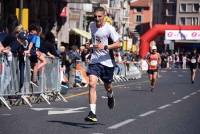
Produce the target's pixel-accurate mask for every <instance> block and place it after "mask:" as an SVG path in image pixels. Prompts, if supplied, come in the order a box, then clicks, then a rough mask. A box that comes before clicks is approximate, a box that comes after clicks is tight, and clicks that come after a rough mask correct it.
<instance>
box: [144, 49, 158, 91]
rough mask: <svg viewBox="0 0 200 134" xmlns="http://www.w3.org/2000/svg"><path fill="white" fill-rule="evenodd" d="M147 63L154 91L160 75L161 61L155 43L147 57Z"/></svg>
mask: <svg viewBox="0 0 200 134" xmlns="http://www.w3.org/2000/svg"><path fill="white" fill-rule="evenodd" d="M147 63H148V74H149V80H150V84H151V91H152V92H153V90H154V86H155V82H156V79H157V75H158V65H159V64H160V63H161V58H160V54H159V53H158V52H157V47H156V46H155V45H153V46H152V47H151V52H150V54H149V55H148V57H147Z"/></svg>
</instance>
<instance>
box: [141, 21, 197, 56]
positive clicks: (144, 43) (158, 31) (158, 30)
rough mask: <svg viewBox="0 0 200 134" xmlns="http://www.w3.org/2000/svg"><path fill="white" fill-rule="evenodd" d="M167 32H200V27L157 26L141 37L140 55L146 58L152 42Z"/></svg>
mask: <svg viewBox="0 0 200 134" xmlns="http://www.w3.org/2000/svg"><path fill="white" fill-rule="evenodd" d="M165 30H200V26H180V25H162V24H156V25H154V26H153V27H152V28H151V29H150V30H149V31H147V32H146V33H144V34H143V35H142V36H141V37H140V49H139V54H140V57H141V58H144V57H145V56H146V54H147V53H148V52H149V47H150V42H151V41H152V40H154V39H155V37H157V36H158V35H163V34H165Z"/></svg>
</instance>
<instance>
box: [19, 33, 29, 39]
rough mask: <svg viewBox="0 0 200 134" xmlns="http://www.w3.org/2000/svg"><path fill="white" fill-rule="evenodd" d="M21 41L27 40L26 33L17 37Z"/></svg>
mask: <svg viewBox="0 0 200 134" xmlns="http://www.w3.org/2000/svg"><path fill="white" fill-rule="evenodd" d="M17 37H18V38H19V39H20V40H27V35H26V33H25V32H20V33H19V34H18V36H17Z"/></svg>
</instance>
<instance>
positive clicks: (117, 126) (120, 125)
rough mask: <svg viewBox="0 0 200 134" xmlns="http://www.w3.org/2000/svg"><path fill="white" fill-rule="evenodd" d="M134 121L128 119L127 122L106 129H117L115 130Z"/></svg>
mask: <svg viewBox="0 0 200 134" xmlns="http://www.w3.org/2000/svg"><path fill="white" fill-rule="evenodd" d="M135 120H136V119H128V120H125V121H122V122H120V123H117V124H115V125H113V126H110V127H108V129H117V128H119V127H122V126H124V125H126V124H128V123H131V122H133V121H135Z"/></svg>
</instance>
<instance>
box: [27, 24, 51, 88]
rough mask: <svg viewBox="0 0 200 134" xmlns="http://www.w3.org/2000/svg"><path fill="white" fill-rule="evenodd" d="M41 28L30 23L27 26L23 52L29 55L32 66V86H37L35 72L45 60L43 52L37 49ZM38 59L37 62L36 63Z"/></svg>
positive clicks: (41, 66) (43, 64) (44, 63)
mask: <svg viewBox="0 0 200 134" xmlns="http://www.w3.org/2000/svg"><path fill="white" fill-rule="evenodd" d="M41 32H42V31H41V28H40V27H38V26H36V25H30V26H29V35H28V42H29V45H28V50H26V51H25V54H28V55H30V61H31V64H32V66H33V77H32V81H31V84H33V85H34V86H36V87H38V83H37V73H38V71H39V70H40V69H41V68H43V67H44V66H45V65H46V64H47V62H46V59H45V55H44V53H42V52H40V51H39V47H40V38H39V36H40V33H41ZM38 59H39V61H40V62H39V63H38Z"/></svg>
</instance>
